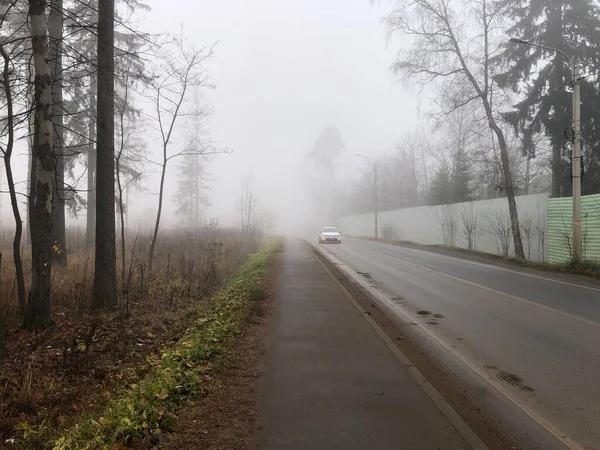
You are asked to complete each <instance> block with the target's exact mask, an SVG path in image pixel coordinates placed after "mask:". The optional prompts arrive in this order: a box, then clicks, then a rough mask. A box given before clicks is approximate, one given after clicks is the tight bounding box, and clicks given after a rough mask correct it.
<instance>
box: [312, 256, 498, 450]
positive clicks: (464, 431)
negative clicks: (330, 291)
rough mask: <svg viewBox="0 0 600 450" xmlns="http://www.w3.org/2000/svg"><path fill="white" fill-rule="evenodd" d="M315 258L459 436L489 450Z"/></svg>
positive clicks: (480, 449) (476, 448)
mask: <svg viewBox="0 0 600 450" xmlns="http://www.w3.org/2000/svg"><path fill="white" fill-rule="evenodd" d="M313 256H314V258H315V259H316V260H317V261H318V262H319V264H321V266H323V269H325V271H326V272H327V273H328V274H329V275H330V276H331V278H332V279H333V281H334V282H335V283H336V284H337V285H338V287H339V288H340V289H341V290H342V292H343V293H344V295H345V296H346V297H347V298H348V299H349V300H350V301H351V302H352V304H353V305H354V306H355V307H356V309H357V310H358V311H359V312H360V313H361V316H362V317H363V318H364V319H365V320H366V321H367V322H368V323H369V325H370V326H371V328H373V329H374V330H375V332H376V333H377V334H378V335H379V337H380V338H381V339H382V340H383V341H384V342H385V344H386V345H387V347H388V348H389V349H390V351H391V352H392V353H393V354H394V356H395V357H396V358H397V359H398V360H399V361H400V363H402V365H403V366H404V368H405V369H406V371H407V372H408V373H409V375H410V376H411V377H412V378H413V379H414V380H415V381H416V383H417V384H418V385H419V387H421V389H423V391H424V392H425V393H426V394H427V396H428V397H429V398H430V399H431V401H432V402H433V403H434V404H435V405H436V406H437V407H438V409H439V410H440V411H441V412H442V414H444V416H445V417H446V419H448V422H450V424H451V425H452V426H453V427H454V428H455V429H456V431H457V432H458V434H459V435H460V436H461V437H462V438H463V439H464V441H465V443H466V444H467V445H468V446H469V447H471V448H472V449H473V450H489V448H488V446H487V445H485V443H484V442H483V441H482V440H481V439H479V436H477V434H475V432H474V431H473V430H472V429H471V428H470V427H469V425H467V423H466V422H465V421H464V420H463V419H462V417H460V415H459V414H458V413H457V412H456V411H455V410H454V408H452V406H451V405H450V403H448V402H447V401H446V399H444V397H442V395H441V394H440V393H439V392H438V390H437V389H436V388H435V387H434V386H433V385H432V384H431V383H430V382H429V381H427V378H425V376H424V375H423V374H422V373H421V371H420V370H419V369H417V368H416V367H415V365H414V364H413V363H412V362H411V361H410V360H409V359H408V357H407V356H406V355H405V354H404V353H402V351H401V350H400V349H399V348H398V347H397V346H396V345H395V344H394V342H392V340H391V339H390V338H389V336H388V335H387V334H386V333H385V331H383V329H381V327H380V326H379V325H377V322H375V320H373V318H372V317H371V316H369V314H368V313H367V311H365V309H364V308H363V307H362V306H360V305H359V304H358V303H357V302H356V300H355V299H354V297H352V294H350V292H348V290H347V289H346V288H345V287H344V285H343V284H342V283H340V282H339V280H338V279H337V278H336V277H335V276H334V275H333V274H332V273H331V271H330V270H329V269H328V268H327V266H326V265H325V264H323V262H322V261H321V260H320V259H319V258H317V256H316V255H315V254H314V253H313Z"/></svg>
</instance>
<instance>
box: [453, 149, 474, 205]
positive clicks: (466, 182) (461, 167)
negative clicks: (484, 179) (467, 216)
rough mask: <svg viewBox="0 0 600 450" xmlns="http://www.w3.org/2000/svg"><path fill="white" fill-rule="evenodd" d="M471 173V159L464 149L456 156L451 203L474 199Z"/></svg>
mask: <svg viewBox="0 0 600 450" xmlns="http://www.w3.org/2000/svg"><path fill="white" fill-rule="evenodd" d="M472 192H473V189H471V173H470V167H469V159H468V157H467V155H466V153H465V152H464V151H463V150H460V151H459V152H458V153H457V154H456V155H455V156H454V170H453V171H452V180H451V191H450V194H451V203H460V202H468V201H469V200H472V198H473V196H472Z"/></svg>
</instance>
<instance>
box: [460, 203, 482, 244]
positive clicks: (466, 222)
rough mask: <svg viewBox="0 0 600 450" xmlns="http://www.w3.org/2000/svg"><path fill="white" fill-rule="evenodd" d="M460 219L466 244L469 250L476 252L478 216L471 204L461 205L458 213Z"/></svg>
mask: <svg viewBox="0 0 600 450" xmlns="http://www.w3.org/2000/svg"><path fill="white" fill-rule="evenodd" d="M460 216H461V219H462V234H463V237H464V239H465V241H466V242H467V247H468V249H469V250H477V229H478V227H479V215H478V214H477V213H476V212H475V208H474V207H473V204H472V203H470V204H469V205H468V206H467V205H463V208H462V210H461V212H460Z"/></svg>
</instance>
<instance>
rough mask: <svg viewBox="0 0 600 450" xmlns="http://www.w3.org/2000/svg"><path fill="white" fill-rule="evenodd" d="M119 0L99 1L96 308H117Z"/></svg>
mask: <svg viewBox="0 0 600 450" xmlns="http://www.w3.org/2000/svg"><path fill="white" fill-rule="evenodd" d="M114 44H115V0H99V2H98V94H97V99H98V110H97V117H98V119H97V124H98V125H97V128H96V134H97V139H96V142H97V147H96V155H97V163H98V167H97V174H96V177H97V179H96V242H95V248H96V255H95V259H94V297H93V300H92V308H93V309H101V308H107V309H113V308H115V307H116V306H117V251H116V236H115V234H116V230H115V50H114Z"/></svg>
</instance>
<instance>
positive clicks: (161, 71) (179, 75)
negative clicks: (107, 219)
mask: <svg viewBox="0 0 600 450" xmlns="http://www.w3.org/2000/svg"><path fill="white" fill-rule="evenodd" d="M171 44H172V45H170V46H169V50H171V52H170V53H169V54H168V55H165V56H163V57H162V63H161V64H160V65H159V67H157V75H156V76H155V78H154V81H153V82H152V83H151V84H150V88H151V95H150V96H149V97H150V99H151V101H152V102H153V103H154V115H155V117H154V119H155V120H156V124H157V125H156V127H155V128H156V129H157V131H158V133H159V135H160V142H161V145H162V159H161V160H160V161H159V162H154V163H155V164H156V165H158V166H159V167H160V187H159V193H158V210H157V213H156V220H155V224H154V232H153V234H152V242H151V244H150V251H149V254H148V268H149V270H152V263H153V260H154V249H155V247H156V241H157V239H158V232H159V229H160V220H161V217H162V209H163V200H164V191H165V177H166V174H167V167H168V164H169V162H170V161H171V160H172V159H174V158H177V157H179V156H183V155H186V154H191V153H195V154H200V155H207V154H214V153H218V151H217V150H215V149H214V147H213V146H212V144H210V143H204V144H203V145H201V146H200V147H199V148H198V149H190V148H185V149H183V150H180V151H178V152H173V151H171V148H170V144H171V140H172V138H173V131H174V130H175V125H176V124H177V122H178V120H179V119H180V118H181V116H184V117H185V116H190V115H191V116H199V117H206V116H207V115H209V111H207V110H206V109H202V110H200V111H192V112H189V113H186V112H185V111H183V110H182V108H183V106H184V102H185V100H186V99H187V96H188V94H189V92H190V90H192V89H193V88H194V87H197V88H200V87H212V86H211V84H210V83H209V79H208V75H207V74H206V72H205V71H204V70H203V68H202V64H203V63H204V61H206V60H207V59H208V58H210V57H211V56H212V54H213V50H214V46H212V47H204V48H201V49H196V48H194V47H193V46H189V45H187V44H186V42H185V41H184V39H183V36H182V35H179V36H178V37H176V38H174V39H173V40H172V43H171ZM165 50H166V48H165ZM174 56H175V58H174Z"/></svg>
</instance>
